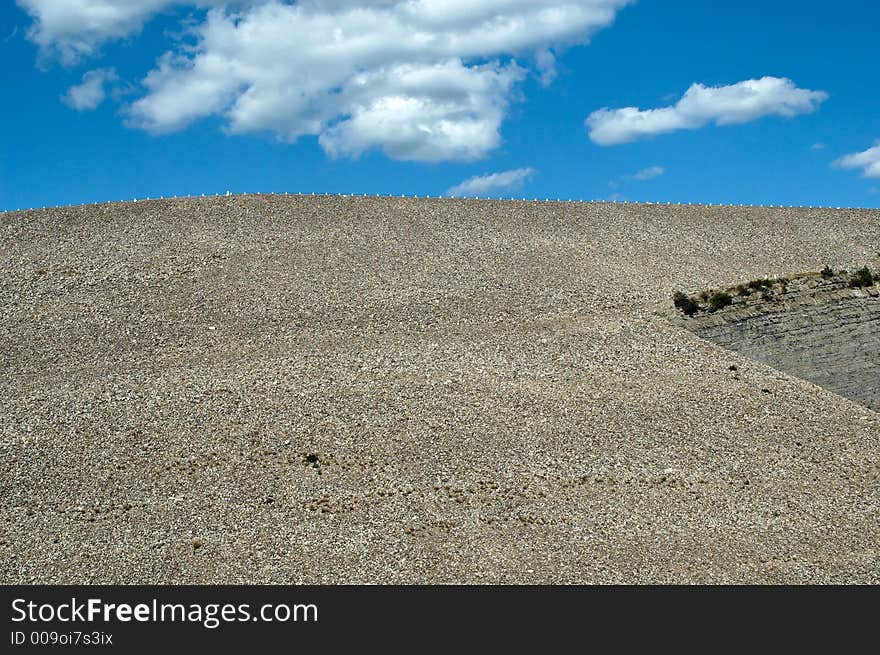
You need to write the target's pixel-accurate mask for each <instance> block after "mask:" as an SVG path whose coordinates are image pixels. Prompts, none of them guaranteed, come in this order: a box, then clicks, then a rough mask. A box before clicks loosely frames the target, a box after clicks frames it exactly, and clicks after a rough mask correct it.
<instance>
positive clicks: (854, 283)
mask: <svg viewBox="0 0 880 655" xmlns="http://www.w3.org/2000/svg"><path fill="white" fill-rule="evenodd" d="M872 284H874V276H873V275H872V274H871V269H870V268H868V267H867V266H865V267H863V268H860V269H859V270H857V271H856V272H855V273H854V274H853V276H852V277H851V278H850V280H849V286H851V287H853V288H861V287H869V286H871V285H872Z"/></svg>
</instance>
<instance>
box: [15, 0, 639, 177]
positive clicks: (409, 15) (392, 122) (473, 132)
mask: <svg viewBox="0 0 880 655" xmlns="http://www.w3.org/2000/svg"><path fill="white" fill-rule="evenodd" d="M19 2H20V3H21V4H22V5H23V6H24V7H25V8H26V9H28V11H29V12H30V13H31V14H32V15H33V16H34V17H35V18H36V21H35V24H34V27H33V28H32V30H31V38H32V39H33V40H34V41H36V42H37V43H38V44H39V45H40V46H41V47H42V48H43V49H44V50H49V51H57V52H59V53H61V55H62V57H66V58H67V59H75V58H76V57H80V56H84V55H89V54H92V53H93V52H94V51H95V49H96V48H97V47H98V45H100V43H102V42H104V41H107V40H109V39H114V38H119V37H120V36H123V35H126V34H131V33H133V32H134V31H136V30H138V29H140V27H141V26H142V25H143V24H144V23H145V21H147V20H148V19H149V17H150V16H151V15H153V14H154V13H155V12H158V11H162V10H165V9H167V8H169V7H172V6H173V5H181V6H184V5H191V6H200V7H209V6H211V5H214V6H213V7H211V8H209V10H208V11H207V14H206V15H205V16H204V20H203V21H202V22H200V23H199V24H197V25H196V26H194V27H191V28H190V30H189V34H190V35H191V36H192V37H193V39H194V43H191V42H187V43H186V44H178V45H177V46H175V49H173V50H171V51H169V52H167V53H166V54H165V55H164V56H163V57H162V58H161V59H160V60H159V61H158V64H157V66H156V68H155V69H154V70H152V71H151V72H150V73H149V74H148V75H147V77H146V78H145V79H144V80H143V85H144V88H145V89H146V95H144V96H143V97H142V98H140V99H138V100H137V101H135V102H134V103H133V104H132V105H131V106H130V107H129V110H128V112H127V119H128V122H129V124H130V125H132V126H135V127H138V128H142V129H145V130H149V131H151V132H156V133H161V132H170V131H174V130H179V129H182V128H185V127H186V126H187V125H189V124H191V123H192V122H194V121H197V120H199V119H202V118H206V117H209V116H221V117H223V118H224V119H225V129H226V130H227V131H228V132H230V133H236V134H244V133H258V132H267V133H271V134H274V135H276V136H277V137H278V138H280V139H283V140H286V141H295V140H296V139H298V138H299V137H301V136H307V135H309V136H316V137H318V139H319V142H320V144H321V146H322V147H323V148H324V149H325V151H326V152H327V153H328V154H329V155H331V156H335V157H357V156H359V155H360V154H361V153H363V152H365V151H367V150H371V149H381V150H383V151H384V152H385V153H386V154H388V155H389V156H391V157H393V158H396V159H404V160H412V161H441V160H453V161H471V160H475V159H479V158H481V157H484V156H485V155H486V154H487V153H488V152H489V151H490V150H491V149H492V148H495V147H496V146H498V145H499V143H500V142H501V132H500V128H501V124H502V122H503V120H504V117H505V115H506V112H507V108H508V106H509V104H510V102H511V101H513V100H514V99H515V98H516V85H517V83H518V82H520V81H521V80H522V79H523V78H524V77H525V76H526V75H527V74H528V70H526V69H525V68H523V65H528V64H529V63H531V65H534V67H535V68H536V70H537V73H538V75H539V76H540V79H541V80H542V82H543V83H544V84H549V83H551V82H552V80H553V77H554V76H555V70H556V69H555V55H554V51H555V50H556V49H558V48H564V47H569V46H572V45H578V44H585V43H588V42H589V39H590V38H591V36H592V35H593V34H594V33H595V32H597V31H598V30H600V29H602V28H604V27H607V26H608V25H610V24H611V23H612V22H613V21H614V19H615V17H616V15H617V13H618V12H619V11H620V10H621V9H622V8H623V7H624V6H626V5H627V4H629V3H630V2H632V0H352V1H348V2H344V1H342V0H300V1H299V2H296V3H289V2H281V1H280V0H252V1H251V2H231V1H230V2H220V1H219V0H203V1H201V2H183V0H126V1H123V0H71V1H70V2H61V1H60V0H57V1H56V0H19ZM200 15H201V14H200ZM523 62H526V64H523Z"/></svg>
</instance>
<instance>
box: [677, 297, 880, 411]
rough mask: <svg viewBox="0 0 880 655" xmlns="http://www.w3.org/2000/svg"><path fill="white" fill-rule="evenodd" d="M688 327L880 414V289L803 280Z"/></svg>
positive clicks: (701, 318)
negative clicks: (771, 297)
mask: <svg viewBox="0 0 880 655" xmlns="http://www.w3.org/2000/svg"><path fill="white" fill-rule="evenodd" d="M685 324H686V325H687V326H688V327H689V329H691V330H693V331H694V332H696V334H698V335H699V336H700V337H702V338H704V339H706V340H707V341H711V342H713V343H716V344H718V345H721V346H724V347H725V348H729V349H730V350H733V351H735V352H737V353H740V354H742V355H744V356H746V357H749V358H750V359H754V360H757V361H760V362H764V363H766V364H769V365H771V366H773V367H775V368H778V369H779V370H781V371H784V372H786V373H789V374H791V375H796V376H798V377H800V378H802V379H805V380H808V381H810V382H812V383H814V384H817V385H819V386H821V387H824V388H825V389H829V390H830V391H833V392H835V393H837V394H839V395H841V396H844V397H846V398H849V399H851V400H854V401H856V402H859V403H862V404H864V405H866V406H868V407H870V408H871V409H873V410H875V411H880V285H877V284H875V285H873V286H871V287H867V288H862V289H852V288H848V287H847V286H845V285H841V284H839V283H834V282H827V283H823V282H821V281H819V282H817V281H815V280H813V281H809V280H806V281H803V282H802V283H800V284H795V285H789V287H788V289H787V290H786V291H785V292H784V293H781V294H779V297H777V298H774V299H772V300H767V299H762V298H760V297H759V296H758V295H755V296H754V297H753V298H749V299H748V300H746V301H743V302H741V303H740V304H738V305H735V306H732V307H730V308H727V309H725V310H723V311H719V312H716V313H714V314H703V315H701V316H697V317H695V318H693V319H690V320H686V321H685Z"/></svg>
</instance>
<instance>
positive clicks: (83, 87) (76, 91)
mask: <svg viewBox="0 0 880 655" xmlns="http://www.w3.org/2000/svg"><path fill="white" fill-rule="evenodd" d="M116 79H117V76H116V72H115V71H114V70H113V69H112V68H99V69H97V70H93V71H89V72H87V73H86V74H85V75H83V77H82V82H81V83H80V84H76V85H74V86H72V87H70V88H69V89H68V90H67V93H65V94H64V95H63V96H62V97H61V99H62V100H63V101H64V104H66V105H67V106H69V107H72V108H73V109H76V110H77V111H90V110H92V109H95V108H97V106H98V105H100V104H101V103H102V102H104V98H105V96H106V93H105V91H104V85H105V84H106V83H108V82H114V81H116Z"/></svg>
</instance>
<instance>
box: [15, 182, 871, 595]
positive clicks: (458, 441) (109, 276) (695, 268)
mask: <svg viewBox="0 0 880 655" xmlns="http://www.w3.org/2000/svg"><path fill="white" fill-rule="evenodd" d="M878 251H880V211H877V210H828V209H823V210H807V209H769V208H731V207H698V206H693V207H690V206H686V207H679V206H666V205H662V206H661V205H614V204H569V203H525V202H508V201H484V200H482V201H476V200H416V199H394V198H391V199H388V198H386V199H376V198H343V197H315V198H312V197H281V196H234V197H230V198H209V199H180V200H166V201H147V202H138V203H125V204H107V205H99V206H87V207H74V208H57V209H46V210H37V211H28V212H12V213H8V214H5V215H2V216H0V276H2V278H0V279H2V281H0V313H2V314H0V370H2V371H3V375H2V378H0V385H2V387H0V456H2V462H3V463H2V468H0V499H2V500H0V513H2V518H0V582H3V583H17V582H50V583H62V582H72V583H79V582H94V583H134V582H141V583H209V582H211V583H213V582H217V583H221V582H222V583H227V582H228V583H279V582H284V583H301V582H321V583H354V582H382V583H397V582H404V583H412V582H430V583H436V582H516V583H534V582H565V583H568V582H768V583H775V582H793V583H800V582H873V583H877V582H880V560H878V549H880V479H878V476H880V414H878V413H876V412H873V411H871V410H869V409H867V408H865V407H862V406H860V405H858V404H855V403H852V402H850V401H847V400H845V399H843V398H840V397H838V396H835V395H833V394H832V393H830V392H827V391H824V390H822V389H820V388H818V387H815V386H813V385H811V384H809V383H807V382H805V381H802V380H799V379H796V378H793V377H790V376H787V375H785V374H783V373H781V372H779V371H776V370H774V369H772V368H769V367H767V366H765V365H761V364H758V363H755V362H751V361H750V360H747V359H745V358H743V357H741V356H739V355H736V354H733V353H731V352H728V351H725V350H723V349H721V348H719V347H716V346H713V345H711V344H709V343H708V342H705V341H703V340H701V339H699V338H698V337H696V336H695V335H693V334H691V333H689V332H688V331H687V330H684V329H682V328H681V327H678V326H675V325H673V324H671V323H670V322H668V321H667V320H666V318H665V317H664V316H663V315H662V314H663V312H666V311H667V310H668V306H669V303H670V300H669V299H670V296H671V292H672V290H673V289H678V288H680V289H685V290H693V289H702V288H706V287H710V286H719V285H726V284H733V283H737V282H740V281H742V280H745V279H751V278H754V277H757V276H759V275H764V274H771V275H782V274H785V273H790V272H792V271H803V270H816V269H818V268H821V267H822V265H824V264H826V263H828V264H831V265H832V266H834V267H836V268H847V267H850V268H852V267H854V266H856V265H863V264H869V265H871V266H872V267H873V268H880V253H878ZM731 364H736V365H737V366H738V367H739V370H738V371H737V372H736V376H737V377H738V379H737V377H734V373H732V372H731V371H729V370H728V367H729V366H730V365H731Z"/></svg>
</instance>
